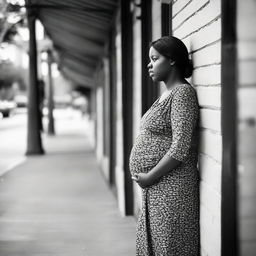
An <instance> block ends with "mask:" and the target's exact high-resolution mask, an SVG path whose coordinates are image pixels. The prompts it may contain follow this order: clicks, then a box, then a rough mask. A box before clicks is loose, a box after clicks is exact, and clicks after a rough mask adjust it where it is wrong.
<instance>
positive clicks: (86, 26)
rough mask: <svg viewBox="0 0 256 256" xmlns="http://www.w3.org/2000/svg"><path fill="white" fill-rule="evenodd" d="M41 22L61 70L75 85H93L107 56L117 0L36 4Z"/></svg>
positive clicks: (43, 1)
mask: <svg viewBox="0 0 256 256" xmlns="http://www.w3.org/2000/svg"><path fill="white" fill-rule="evenodd" d="M32 4H33V5H36V6H37V7H38V10H39V19H40V21H41V22H42V24H43V26H44V27H45V30H46V33H47V35H48V36H49V37H50V39H51V40H52V41H53V46H54V48H55V50H56V51H57V52H58V56H59V60H58V61H59V65H60V70H61V71H62V72H63V74H64V75H66V76H67V77H69V78H70V79H71V80H73V81H74V82H75V83H79V84H80V85H82V86H85V87H91V86H92V85H93V82H92V81H93V76H94V73H95V71H96V68H97V65H98V63H99V60H100V59H101V58H102V57H103V56H104V48H105V44H106V42H107V40H108V38H109V33H110V29H111V26H112V24H113V21H114V16H115V12H116V9H117V6H118V0H65V1H63V0H37V1H33V2H32Z"/></svg>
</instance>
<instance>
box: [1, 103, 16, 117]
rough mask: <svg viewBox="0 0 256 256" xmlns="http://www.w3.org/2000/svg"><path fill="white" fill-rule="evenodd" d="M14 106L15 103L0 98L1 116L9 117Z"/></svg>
mask: <svg viewBox="0 0 256 256" xmlns="http://www.w3.org/2000/svg"><path fill="white" fill-rule="evenodd" d="M15 108H16V103H15V102H14V101H9V100H0V113H2V115H3V117H9V116H10V114H11V112H12V111H14V110H15Z"/></svg>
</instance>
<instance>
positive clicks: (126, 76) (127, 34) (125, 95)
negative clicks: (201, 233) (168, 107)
mask: <svg viewBox="0 0 256 256" xmlns="http://www.w3.org/2000/svg"><path fill="white" fill-rule="evenodd" d="M132 34H133V33H132V15H131V12H130V0H121V35H122V39H121V40H122V42H121V45H122V102H123V109H122V110H123V113H122V116H123V155H124V157H123V158H124V159H123V160H124V163H123V166H124V177H125V184H124V185H125V214H126V215H133V184H132V179H131V175H130V171H129V156H130V151H131V148H132V141H133V133H132V130H133V129H132V123H133V117H132V113H133V109H132V106H133V105H132V98H133V94H132V56H133V54H132V45H133V41H132V40H133V38H132Z"/></svg>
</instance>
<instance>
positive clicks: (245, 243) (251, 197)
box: [237, 0, 256, 256]
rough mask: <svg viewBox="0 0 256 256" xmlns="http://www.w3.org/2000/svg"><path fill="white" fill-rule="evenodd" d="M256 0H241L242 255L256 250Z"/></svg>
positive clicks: (239, 42) (238, 92) (239, 98)
mask: <svg viewBox="0 0 256 256" xmlns="http://www.w3.org/2000/svg"><path fill="white" fill-rule="evenodd" d="M255 13H256V2H255V1H253V0H246V1H244V0H237V15H238V16H237V37H238V75H239V77H238V81H239V85H238V86H239V88H238V91H237V96H238V104H239V109H238V115H239V116H238V118H239V130H238V139H239V143H238V145H239V148H238V158H239V176H238V185H239V196H238V203H239V244H240V256H253V255H255V251H256V189H255V188H256V186H255V184H256V171H255V166H256V161H255V159H256V147H255V138H256V126H255V124H256V111H255V109H256V103H255V102H256V76H255V74H256V72H255V70H256V69H255V68H256V30H255V24H256V16H255Z"/></svg>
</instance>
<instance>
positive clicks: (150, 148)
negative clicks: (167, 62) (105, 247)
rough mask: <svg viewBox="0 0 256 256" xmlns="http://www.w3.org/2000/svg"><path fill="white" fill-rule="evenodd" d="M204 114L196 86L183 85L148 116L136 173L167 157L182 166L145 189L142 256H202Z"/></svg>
mask: <svg viewBox="0 0 256 256" xmlns="http://www.w3.org/2000/svg"><path fill="white" fill-rule="evenodd" d="M198 112H199V110H198V102H197V97H196V92H195V90H194V88H193V87H192V86H191V85H189V84H181V85H179V86H177V87H175V88H174V89H172V90H171V91H170V94H169V95H168V97H167V98H165V99H164V100H163V101H161V102H159V99H157V100H156V101H155V102H154V104H153V105H152V106H151V108H150V109H149V110H148V111H147V112H146V113H145V115H144V116H143V117H142V120H141V127H140V134H139V136H138V137H137V138H136V141H135V144H134V146H133V148H132V151H131V155H130V171H131V174H132V175H134V174H136V173H140V172H148V171H149V170H151V169H152V168H153V167H154V166H155V165H156V164H157V163H158V162H159V161H160V159H161V158H162V157H163V156H164V155H165V154H168V155H169V156H170V157H172V158H175V159H176V160H179V161H181V164H180V165H179V166H178V167H177V168H175V169H173V170H171V171H170V172H169V174H167V175H165V176H163V177H162V178H161V179H159V181H158V182H157V183H155V184H154V185H152V186H150V187H148V188H146V189H142V195H143V197H142V198H143V200H142V212H141V214H140V216H139V219H138V224H137V239H136V255H137V256H198V255H199V174H198V169H197V147H198V132H197V123H198Z"/></svg>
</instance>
